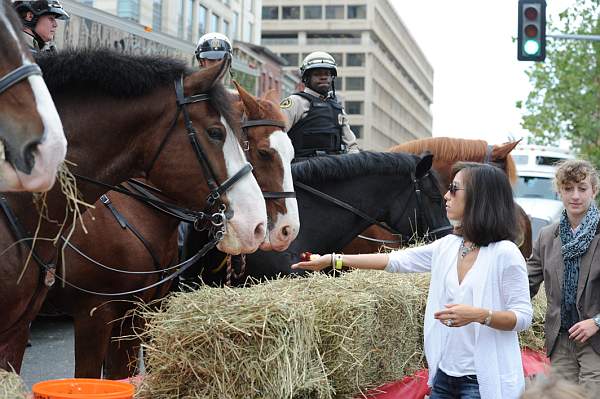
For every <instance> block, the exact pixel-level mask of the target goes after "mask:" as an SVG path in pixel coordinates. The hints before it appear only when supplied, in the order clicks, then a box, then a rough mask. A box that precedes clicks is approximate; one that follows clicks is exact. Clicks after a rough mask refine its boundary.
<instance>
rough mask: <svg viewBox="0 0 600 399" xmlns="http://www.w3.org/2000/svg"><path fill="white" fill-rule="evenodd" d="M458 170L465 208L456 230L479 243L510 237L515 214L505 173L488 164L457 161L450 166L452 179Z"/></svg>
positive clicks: (488, 242) (515, 226) (515, 221)
mask: <svg viewBox="0 0 600 399" xmlns="http://www.w3.org/2000/svg"><path fill="white" fill-rule="evenodd" d="M460 171H462V176H463V184H464V188H465V210H464V213H463V219H462V225H461V226H460V227H459V228H458V229H457V233H459V234H461V235H462V236H463V237H465V239H467V240H469V241H471V242H472V243H474V244H476V245H479V246H485V245H488V244H490V243H493V242H496V241H502V240H509V241H514V240H515V238H516V235H517V214H516V209H515V202H514V200H513V194H512V188H511V186H510V182H509V181H508V177H507V176H506V174H505V173H504V172H503V171H502V170H500V169H499V168H497V167H495V166H492V165H487V164H480V163H474V162H457V163H456V164H455V165H454V167H453V168H452V179H454V176H456V174H457V173H458V172H460Z"/></svg>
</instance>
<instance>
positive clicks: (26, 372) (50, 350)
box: [21, 318, 75, 387]
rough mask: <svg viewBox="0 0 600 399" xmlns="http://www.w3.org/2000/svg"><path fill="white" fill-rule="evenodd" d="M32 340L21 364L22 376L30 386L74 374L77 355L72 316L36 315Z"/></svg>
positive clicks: (32, 328)
mask: <svg viewBox="0 0 600 399" xmlns="http://www.w3.org/2000/svg"><path fill="white" fill-rule="evenodd" d="M31 344H32V346H31V347H29V348H27V350H26V351H25V358H24V359H23V367H22V368H21V377H22V378H23V380H24V381H25V384H27V386H28V387H31V386H32V385H33V384H35V383H36V382H39V381H45V380H50V379H55V378H72V377H73V373H74V370H75V356H74V353H73V322H72V321H71V320H70V319H67V318H38V319H36V321H35V322H34V323H33V324H32V326H31Z"/></svg>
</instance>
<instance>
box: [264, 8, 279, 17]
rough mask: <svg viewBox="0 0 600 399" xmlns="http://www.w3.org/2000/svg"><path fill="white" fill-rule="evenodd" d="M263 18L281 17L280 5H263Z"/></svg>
mask: <svg viewBox="0 0 600 399" xmlns="http://www.w3.org/2000/svg"><path fill="white" fill-rule="evenodd" d="M262 19H279V7H278V6H263V8H262Z"/></svg>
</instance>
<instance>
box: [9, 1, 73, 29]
mask: <svg viewBox="0 0 600 399" xmlns="http://www.w3.org/2000/svg"><path fill="white" fill-rule="evenodd" d="M13 7H14V9H15V10H16V11H17V13H18V14H19V15H20V16H21V19H22V20H23V25H25V26H26V27H28V28H29V29H31V30H33V29H35V26H36V25H37V22H38V19H40V17H41V16H43V15H48V14H51V15H54V17H55V18H56V19H62V20H67V19H69V18H70V16H69V14H68V13H67V12H66V11H65V10H64V9H63V7H62V5H61V4H60V2H59V1H58V0H37V1H15V2H13ZM27 11H31V13H32V14H33V19H32V20H31V21H27V20H25V14H26V13H27Z"/></svg>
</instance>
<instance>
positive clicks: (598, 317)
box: [592, 313, 600, 328]
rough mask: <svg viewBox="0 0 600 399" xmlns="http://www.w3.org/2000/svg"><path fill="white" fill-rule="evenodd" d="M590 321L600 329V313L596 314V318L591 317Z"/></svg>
mask: <svg viewBox="0 0 600 399" xmlns="http://www.w3.org/2000/svg"><path fill="white" fill-rule="evenodd" d="M592 320H594V323H596V325H597V326H598V328H600V313H598V314H597V315H596V316H594V317H592Z"/></svg>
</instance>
